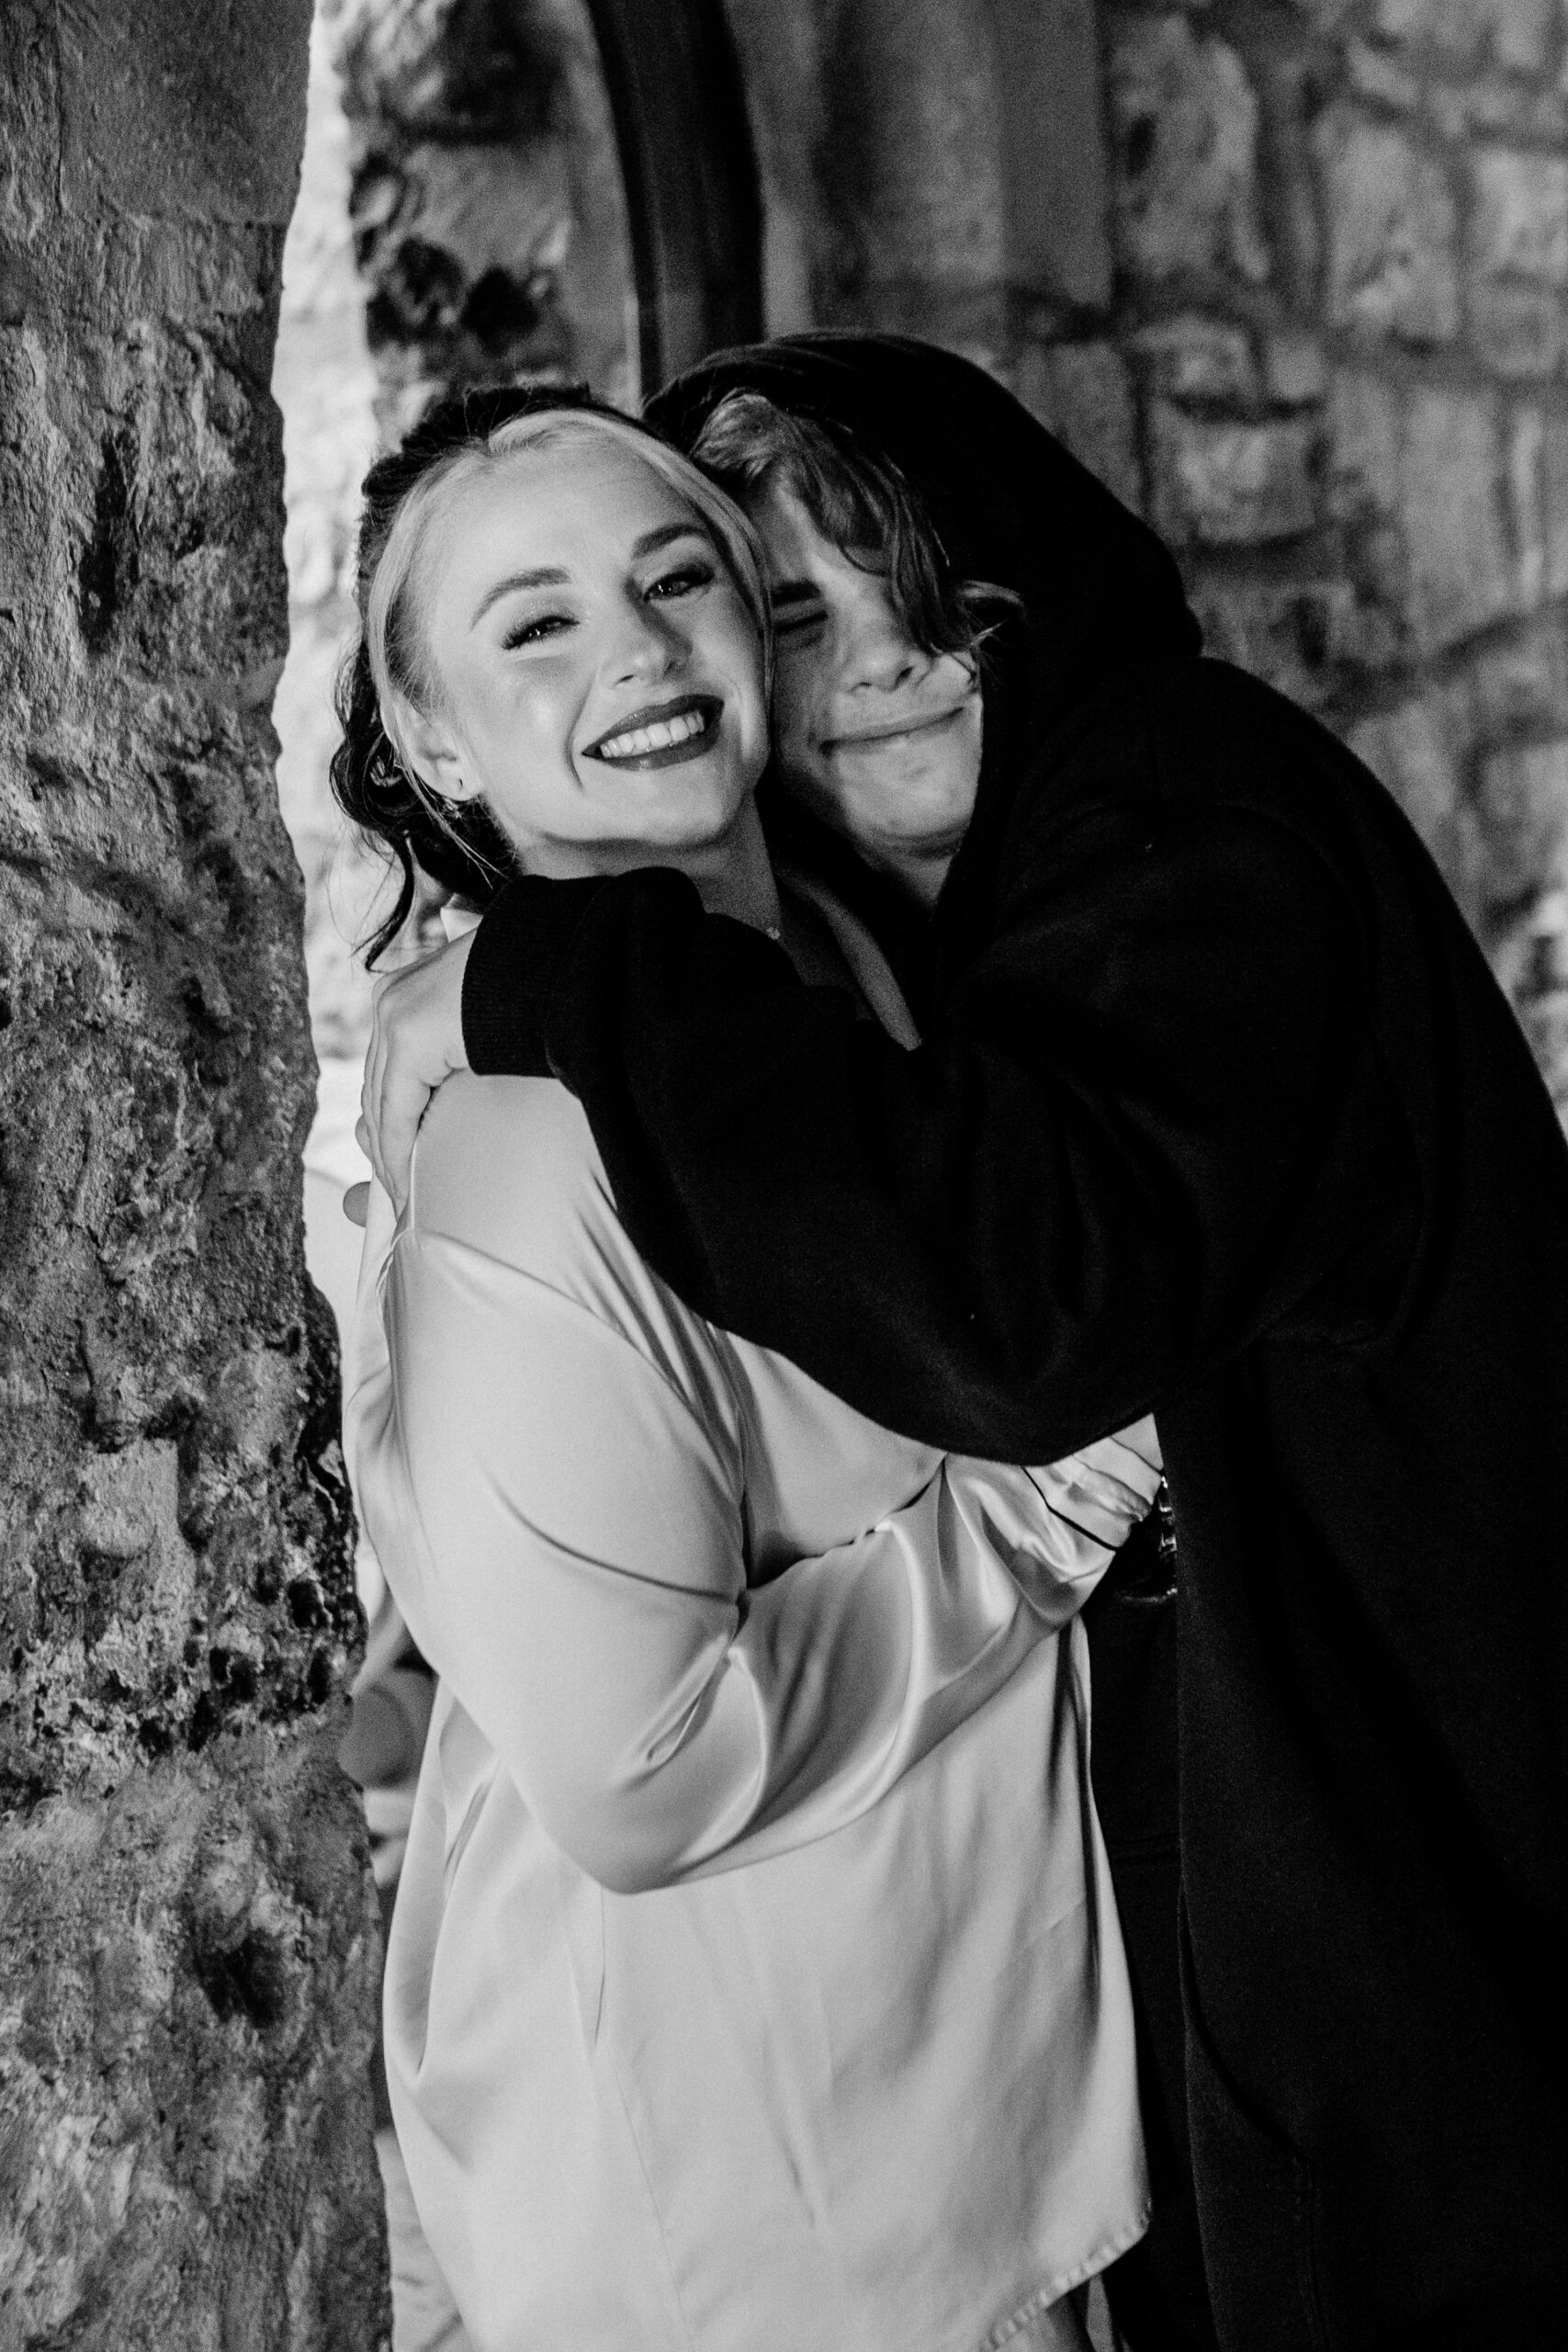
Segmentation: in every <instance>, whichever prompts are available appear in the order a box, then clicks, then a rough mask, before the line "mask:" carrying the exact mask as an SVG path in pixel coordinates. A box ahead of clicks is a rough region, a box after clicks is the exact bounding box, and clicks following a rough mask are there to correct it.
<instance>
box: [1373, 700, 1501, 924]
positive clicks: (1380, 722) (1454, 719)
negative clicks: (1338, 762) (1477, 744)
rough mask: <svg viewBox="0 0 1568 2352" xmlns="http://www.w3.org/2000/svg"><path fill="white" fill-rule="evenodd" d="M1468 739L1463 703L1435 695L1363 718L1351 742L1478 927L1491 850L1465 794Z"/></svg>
mask: <svg viewBox="0 0 1568 2352" xmlns="http://www.w3.org/2000/svg"><path fill="white" fill-rule="evenodd" d="M1468 733H1469V727H1468V714H1467V712H1466V710H1465V707H1464V706H1463V703H1462V701H1461V699H1460V698H1459V697H1457V696H1455V695H1451V694H1445V693H1443V692H1441V691H1439V690H1438V689H1431V690H1429V691H1428V692H1427V694H1425V695H1417V696H1415V697H1413V698H1412V699H1411V700H1409V701H1407V702H1404V703H1400V704H1397V705H1396V706H1395V707H1394V708H1393V709H1392V710H1385V711H1380V712H1378V713H1376V714H1375V715H1374V716H1372V717H1371V718H1363V719H1361V720H1359V722H1358V723H1357V724H1356V725H1355V726H1354V727H1352V728H1351V729H1350V730H1349V733H1348V738H1347V741H1348V743H1349V746H1350V749H1351V750H1352V751H1353V752H1355V753H1356V756H1357V758H1358V759H1361V760H1364V761H1365V762H1366V763H1367V765H1368V767H1370V768H1371V771H1372V774H1373V775H1375V776H1377V777H1378V778H1379V779H1380V781H1381V782H1382V783H1383V784H1385V785H1386V786H1388V789H1389V791H1390V792H1391V793H1392V794H1393V797H1394V799H1395V800H1397V801H1398V803H1399V805H1400V807H1401V808H1402V809H1404V814H1405V815H1406V816H1407V817H1408V818H1409V820H1410V821H1411V823H1412V824H1413V825H1414V826H1415V828H1416V831H1417V832H1418V833H1419V834H1420V836H1421V838H1422V840H1423V841H1424V842H1426V844H1427V848H1428V849H1429V850H1430V851H1431V853H1432V855H1433V856H1434V857H1435V858H1436V860H1437V862H1438V866H1439V868H1440V869H1441V871H1442V875H1443V878H1444V880H1445V881H1446V882H1447V883H1448V886H1449V888H1450V890H1451V891H1452V892H1453V894H1454V896H1455V898H1456V899H1458V900H1459V903H1460V905H1461V907H1462V908H1463V909H1464V911H1465V913H1466V914H1467V915H1468V916H1469V917H1470V918H1471V920H1472V922H1474V921H1475V920H1476V918H1477V916H1478V914H1479V911H1480V907H1481V901H1482V889H1481V876H1482V870H1483V843H1482V838H1481V831H1480V828H1479V826H1478V823H1477V820H1476V816H1475V812H1474V810H1473V809H1472V808H1471V806H1470V805H1469V802H1468V801H1467V799H1466V797H1465V795H1464V790H1463V764H1464V760H1465V754H1466V746H1467V739H1468Z"/></svg>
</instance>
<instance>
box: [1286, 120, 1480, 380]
mask: <svg viewBox="0 0 1568 2352" xmlns="http://www.w3.org/2000/svg"><path fill="white" fill-rule="evenodd" d="M1314 147H1315V150H1316V154H1317V161H1318V166H1319V170H1320V172H1321V174H1322V179H1323V192H1324V209H1325V217H1326V220H1327V230H1328V239H1327V245H1328V290H1327V300H1328V315H1329V319H1330V322H1331V323H1332V324H1334V325H1336V326H1361V327H1369V328H1372V329H1375V330H1378V331H1381V332H1386V333H1391V334H1397V335H1400V336H1402V337H1403V338H1404V340H1406V341H1407V342H1411V343H1446V342H1449V341H1450V340H1451V339H1452V338H1453V336H1454V335H1455V334H1457V333H1458V332H1459V275H1458V271H1457V268H1456V266H1455V261H1454V232H1455V210H1454V201H1453V197H1452V194H1451V192H1450V187H1449V185H1448V180H1447V176H1446V175H1445V173H1444V171H1443V168H1442V166H1441V165H1440V164H1438V162H1436V161H1435V160H1434V158H1432V157H1431V156H1429V155H1425V154H1423V153H1421V152H1420V150H1419V149H1418V148H1417V147H1416V146H1415V145H1414V144H1413V143H1412V141H1410V140H1409V139H1408V138H1406V136H1405V135H1404V132H1403V131H1402V130H1396V129H1395V128H1393V126H1392V125H1390V124H1386V123H1380V122H1370V121H1367V120H1365V119H1362V118H1361V117H1359V116H1358V115H1356V114H1353V113H1352V112H1351V111H1350V110H1349V109H1348V107H1333V108H1331V109H1330V110H1329V112H1328V113H1327V114H1325V116H1324V118H1323V119H1322V121H1321V122H1320V123H1319V125H1318V127H1317V130H1316V132H1315V135H1314Z"/></svg>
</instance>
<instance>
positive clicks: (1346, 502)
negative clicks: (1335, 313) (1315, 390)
mask: <svg viewBox="0 0 1568 2352" xmlns="http://www.w3.org/2000/svg"><path fill="white" fill-rule="evenodd" d="M1328 414H1329V478H1328V492H1329V512H1330V513H1331V514H1332V515H1334V516H1335V517H1336V519H1337V520H1339V521H1352V520H1357V519H1359V518H1361V517H1363V516H1367V515H1378V516H1387V515H1393V514H1394V512H1395V511H1396V509H1397V507H1398V503H1399V451H1400V443H1401V439H1402V437H1403V432H1404V416H1403V410H1402V407H1401V402H1400V395H1399V392H1398V390H1397V388H1396V387H1395V386H1394V385H1393V384H1391V383H1390V382H1389V381H1388V380H1387V379H1386V378H1384V377H1382V376H1373V375H1369V374H1363V373H1360V372H1359V371H1352V370H1342V371H1341V372H1340V373H1338V374H1337V375H1336V377H1335V379H1334V384H1333V389H1332V390H1331V392H1330V395H1329V403H1328Z"/></svg>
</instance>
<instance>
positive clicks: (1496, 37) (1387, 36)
mask: <svg viewBox="0 0 1568 2352" xmlns="http://www.w3.org/2000/svg"><path fill="white" fill-rule="evenodd" d="M1554 14H1555V9H1554V5H1553V0H1378V5H1377V9H1376V13H1375V15H1374V17H1373V20H1372V21H1373V24H1374V26H1375V27H1376V29H1377V31H1378V32H1379V34H1380V35H1381V36H1382V39H1383V40H1390V41H1400V42H1409V43H1411V44H1413V45H1414V44H1416V43H1420V44H1424V45H1427V46H1429V47H1430V48H1432V49H1435V50H1437V51H1438V52H1439V53H1440V54H1442V55H1444V56H1446V57H1450V58H1453V59H1458V60H1464V61H1469V60H1471V59H1473V58H1474V57H1476V56H1477V55H1478V54H1479V53H1480V51H1481V50H1482V49H1483V45H1484V46H1486V47H1488V48H1489V50H1490V53H1491V55H1492V57H1493V58H1494V59H1495V62H1497V63H1498V64H1499V65H1502V66H1506V67H1507V68H1508V69H1509V70H1510V71H1512V72H1516V73H1524V74H1538V73H1540V70H1541V68H1542V67H1543V66H1544V65H1545V63H1546V60H1547V56H1548V53H1549V51H1550V47H1551V32H1552V18H1553V16H1554Z"/></svg>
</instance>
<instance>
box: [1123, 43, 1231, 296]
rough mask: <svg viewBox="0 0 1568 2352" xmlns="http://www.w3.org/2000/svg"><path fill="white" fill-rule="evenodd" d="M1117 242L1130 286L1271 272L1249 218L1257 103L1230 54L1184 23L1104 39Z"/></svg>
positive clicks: (1221, 45) (1222, 44) (1223, 47)
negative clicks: (1107, 43) (1138, 281)
mask: <svg viewBox="0 0 1568 2352" xmlns="http://www.w3.org/2000/svg"><path fill="white" fill-rule="evenodd" d="M1110 94H1111V129H1112V138H1113V151H1114V153H1113V189H1114V204H1115V219H1116V231H1117V240H1118V243H1119V247H1120V251H1121V257H1122V262H1123V264H1124V266H1125V267H1126V268H1127V269H1128V270H1130V271H1131V272H1132V274H1133V275H1134V277H1146V278H1155V279H1163V278H1169V277H1179V276H1181V275H1183V274H1185V273H1187V272H1189V271H1197V272H1212V271H1225V272H1233V273H1235V275H1236V276H1238V277H1242V278H1244V279H1247V280H1249V281H1251V282H1253V283H1255V284H1256V283H1260V282H1261V281H1262V280H1263V279H1264V278H1266V277H1268V275H1269V254H1268V249H1267V247H1266V245H1265V243H1264V240H1263V232H1262V227H1261V223H1260V220H1259V214H1258V182H1257V144H1258V100H1257V97H1256V95H1255V94H1254V92H1253V89H1252V87H1251V85H1250V84H1249V83H1248V81H1247V72H1246V69H1245V67H1244V66H1243V64H1242V62H1241V59H1240V58H1239V57H1238V56H1237V54H1236V52H1235V50H1234V49H1231V48H1229V47H1227V45H1226V44H1225V43H1224V41H1222V40H1219V39H1218V38H1217V37H1215V36H1213V35H1204V34H1201V32H1199V31H1198V30H1197V29H1195V28H1194V27H1193V26H1192V25H1191V24H1190V22H1189V21H1188V19H1187V18H1186V17H1177V16H1159V17H1122V18H1119V19H1117V20H1116V21H1115V23H1114V24H1113V27H1112V30H1111V63H1110Z"/></svg>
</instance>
